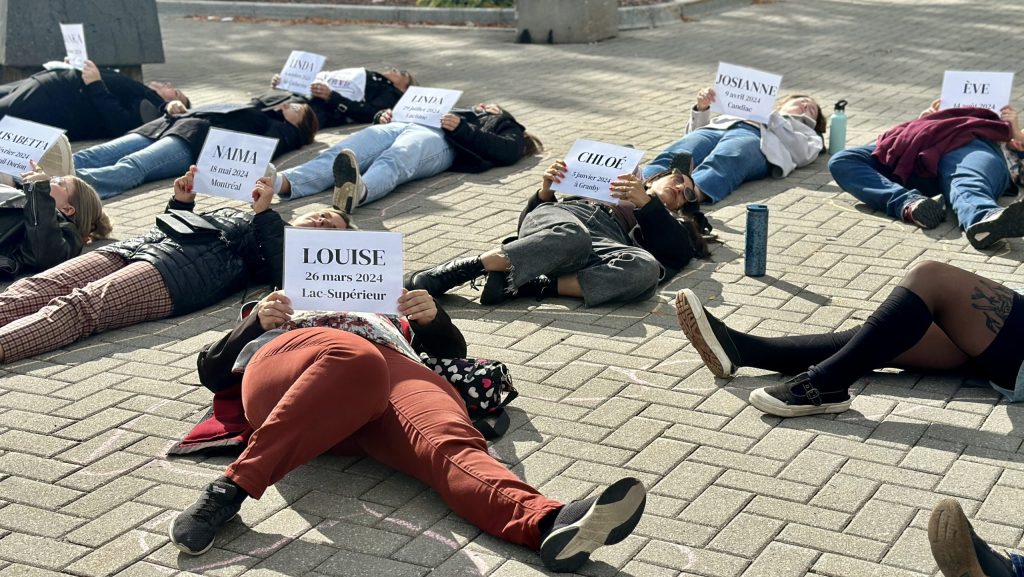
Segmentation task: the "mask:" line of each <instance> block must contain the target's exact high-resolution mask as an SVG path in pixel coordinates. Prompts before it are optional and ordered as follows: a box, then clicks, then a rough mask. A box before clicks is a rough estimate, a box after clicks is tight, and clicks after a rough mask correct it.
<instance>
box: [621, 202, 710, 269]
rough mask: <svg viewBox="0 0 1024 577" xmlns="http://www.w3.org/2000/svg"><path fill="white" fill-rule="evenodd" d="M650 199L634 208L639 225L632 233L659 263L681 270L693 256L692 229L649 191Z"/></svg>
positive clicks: (694, 254)
mask: <svg viewBox="0 0 1024 577" xmlns="http://www.w3.org/2000/svg"><path fill="white" fill-rule="evenodd" d="M650 199H651V200H650V202H648V203H647V204H645V205H644V206H643V207H642V208H639V209H637V210H636V211H635V212H634V214H635V215H636V221H637V225H638V226H639V227H640V231H639V234H636V235H634V236H636V238H637V242H638V243H639V244H640V246H642V247H643V248H644V250H646V251H647V252H649V253H651V254H652V255H654V258H656V259H657V260H658V262H660V263H661V264H662V266H664V267H665V268H667V269H672V271H679V270H682V269H683V267H685V266H686V265H687V264H688V263H689V262H690V261H691V260H692V259H693V257H694V256H696V252H695V251H694V248H693V246H694V245H693V234H694V232H693V230H692V229H691V228H690V226H689V224H687V223H686V222H683V221H681V220H679V219H677V218H676V217H674V216H672V214H671V213H670V212H669V211H668V209H666V208H665V205H664V204H662V203H661V199H659V198H658V197H657V196H656V195H651V196H650ZM673 274H674V273H673ZM670 276H671V275H670Z"/></svg>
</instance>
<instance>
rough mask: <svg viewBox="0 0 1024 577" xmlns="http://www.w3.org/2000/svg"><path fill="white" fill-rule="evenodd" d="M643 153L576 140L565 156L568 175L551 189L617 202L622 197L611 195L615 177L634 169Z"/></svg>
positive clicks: (616, 146) (590, 141)
mask: <svg viewBox="0 0 1024 577" xmlns="http://www.w3.org/2000/svg"><path fill="white" fill-rule="evenodd" d="M643 157H644V151H643V150H637V149H635V148H627V147H625V146H618V145H615V144H607V143H604V142H597V141H594V140H583V139H580V140H577V141H576V143H575V144H573V145H572V148H570V149H569V154H568V155H566V157H565V165H566V175H565V178H563V179H562V182H560V183H555V184H553V185H552V186H551V190H554V191H557V192H561V193H564V194H571V195H573V196H585V197H587V198H593V199H595V200H601V201H604V202H610V203H613V204H614V203H617V202H619V199H617V198H615V197H613V196H612V195H611V188H610V187H611V183H612V181H613V180H615V177H617V176H619V175H622V174H629V173H631V172H633V170H635V169H636V167H637V165H638V164H640V159H641V158H643Z"/></svg>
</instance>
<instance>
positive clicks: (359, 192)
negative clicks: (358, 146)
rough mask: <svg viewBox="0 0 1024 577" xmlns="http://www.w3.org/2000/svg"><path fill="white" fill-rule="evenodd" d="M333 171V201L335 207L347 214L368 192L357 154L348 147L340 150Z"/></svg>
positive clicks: (350, 212)
mask: <svg viewBox="0 0 1024 577" xmlns="http://www.w3.org/2000/svg"><path fill="white" fill-rule="evenodd" d="M333 172H334V196H333V198H332V200H331V202H332V203H333V205H334V208H336V209H338V210H340V211H342V212H344V213H345V214H352V210H353V209H354V208H355V207H356V206H357V205H358V204H359V200H360V198H361V197H362V196H363V195H364V194H365V193H366V186H365V185H364V184H363V179H362V177H361V176H360V175H359V161H357V160H356V154H355V153H354V152H352V151H351V150H349V149H347V148H346V149H343V150H342V151H341V152H339V153H338V156H336V157H335V158H334V165H333Z"/></svg>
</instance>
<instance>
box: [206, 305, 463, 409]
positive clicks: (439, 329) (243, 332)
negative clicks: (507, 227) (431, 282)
mask: <svg viewBox="0 0 1024 577" xmlns="http://www.w3.org/2000/svg"><path fill="white" fill-rule="evenodd" d="M435 304H437V301H435ZM412 330H413V339H412V343H411V344H412V348H413V349H414V350H415V351H416V352H417V353H427V354H428V355H429V356H432V357H439V358H449V359H451V358H459V357H464V356H466V338H465V337H464V336H462V332H460V331H459V329H458V327H456V326H455V325H454V324H453V323H452V319H451V317H449V316H448V313H446V312H445V311H444V309H443V308H441V305H440V304H437V316H436V317H434V320H433V321H432V322H431V323H430V324H429V325H420V324H418V323H416V322H413V323H412ZM264 332H266V331H264V330H263V327H262V326H261V325H260V323H259V316H258V315H256V314H250V315H249V316H248V317H246V319H245V320H243V321H242V322H241V323H239V324H238V325H237V326H236V327H235V328H234V330H232V331H231V332H230V333H228V334H226V335H224V336H223V337H221V338H220V340H218V341H217V342H215V343H212V344H209V345H207V346H206V347H204V348H203V350H202V352H200V353H199V359H198V360H197V361H196V364H197V366H198V369H199V382H200V383H201V384H202V385H203V386H205V387H206V388H208V389H210V390H211V391H213V392H217V391H220V390H223V389H226V388H228V387H231V386H234V385H240V384H241V383H242V375H240V374H237V373H233V372H231V368H232V367H233V366H234V364H235V359H237V358H238V354H239V353H240V352H242V348H243V347H245V345H247V344H249V342H250V341H252V340H254V339H256V338H257V337H259V336H260V335H262V334H263V333H264Z"/></svg>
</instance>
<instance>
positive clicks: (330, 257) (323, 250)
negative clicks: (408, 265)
mask: <svg viewBox="0 0 1024 577" xmlns="http://www.w3.org/2000/svg"><path fill="white" fill-rule="evenodd" d="M402 259H403V255H402V235H401V234H400V233H397V232H367V231H358V230H334V229H322V228H294V227H289V228H286V229H285V230H284V291H285V293H286V294H287V295H288V298H290V299H291V301H292V307H293V308H294V309H296V310H315V311H345V312H364V313H384V314H397V313H398V297H400V296H402V270H403V261H402Z"/></svg>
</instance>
